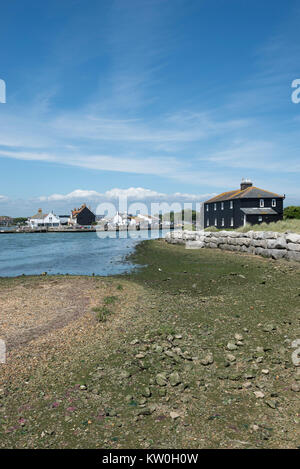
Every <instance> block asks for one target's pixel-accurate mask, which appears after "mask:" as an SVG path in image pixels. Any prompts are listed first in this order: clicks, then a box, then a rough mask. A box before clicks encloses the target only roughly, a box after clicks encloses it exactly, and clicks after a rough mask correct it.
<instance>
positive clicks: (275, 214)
mask: <svg viewBox="0 0 300 469" xmlns="http://www.w3.org/2000/svg"><path fill="white" fill-rule="evenodd" d="M284 198H285V196H283V195H279V194H276V193H275V192H269V191H266V190H264V189H259V188H258V187H255V186H253V184H252V182H251V181H250V180H248V179H246V180H242V182H241V186H240V189H238V190H233V191H229V192H223V193H222V194H219V195H217V196H215V197H213V198H212V199H209V200H207V201H206V202H204V227H205V228H206V227H209V226H215V227H216V228H220V229H222V228H238V227H239V226H243V225H245V224H246V223H249V224H251V225H254V224H258V223H262V222H265V223H270V222H276V221H278V220H282V218H283V200H284Z"/></svg>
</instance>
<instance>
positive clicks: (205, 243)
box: [165, 231, 300, 262]
mask: <svg viewBox="0 0 300 469" xmlns="http://www.w3.org/2000/svg"><path fill="white" fill-rule="evenodd" d="M165 239H166V241H167V242H168V243H171V244H184V245H185V246H186V247H187V248H188V249H200V248H212V249H216V248H219V249H224V250H226V251H238V252H246V253H249V254H255V255H258V256H263V257H270V258H272V259H287V260H291V261H297V262H300V234H296V233H276V232H272V231H248V232H247V233H239V232H236V231H216V232H215V231H214V232H210V231H171V232H170V233H167V235H166V237H165Z"/></svg>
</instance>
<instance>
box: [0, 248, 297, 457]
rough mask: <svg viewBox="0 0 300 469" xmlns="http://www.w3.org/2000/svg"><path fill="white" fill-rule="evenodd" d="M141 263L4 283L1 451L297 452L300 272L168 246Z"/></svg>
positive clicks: (0, 284)
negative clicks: (120, 270)
mask: <svg viewBox="0 0 300 469" xmlns="http://www.w3.org/2000/svg"><path fill="white" fill-rule="evenodd" d="M133 261H134V262H136V263H138V264H140V265H144V266H145V267H143V268H140V269H139V270H137V271H135V272H134V273H132V274H130V275H127V276H121V277H111V278H97V277H93V278H82V277H72V278H68V277H49V278H48V277H32V278H18V279H1V280H0V293H1V295H0V297H1V301H2V304H1V305H0V306H1V309H0V311H2V313H1V315H2V316H1V324H2V326H5V327H3V330H4V331H5V339H6V340H7V341H8V343H9V344H10V353H9V357H8V363H7V364H6V365H0V366H1V368H0V370H1V386H0V388H1V391H0V397H1V399H0V446H1V447H6V448H7V447H17V448H22V447H34V448H36V447H38V448H48V447H50V448H54V447H58V448H68V447H72V448H81V447H96V448H97V447H98V448H99V447H104V448H274V447H281V448H295V447H298V446H299V445H300V441H299V392H297V389H298V388H297V386H299V374H297V373H296V371H297V369H296V367H295V366H294V365H293V363H292V359H291V354H292V352H293V349H292V348H291V341H293V340H295V339H299V338H300V324H299V319H300V317H299V301H300V296H299V295H300V284H299V278H300V268H299V266H298V265H294V264H292V263H286V262H283V261H282V262H278V261H277V262H275V261H270V260H265V259H262V258H257V257H251V256H246V255H238V254H232V253H228V252H221V251H220V252H219V251H217V250H204V249H203V250H199V251H191V250H186V249H184V247H183V246H177V245H167V244H166V243H165V242H164V241H147V242H143V243H141V244H140V245H138V247H137V250H136V253H135V254H134V256H133ZM54 292H58V296H57V297H54V298H53V293H54ZM38 298H39V301H38V303H37V302H36V301H34V300H35V299H38ZM59 298H61V301H62V304H63V309H64V311H63V314H62V311H61V308H62V306H61V305H59V303H58V301H59ZM8 300H10V303H9V304H8ZM7 312H8V314H7ZM7 318H8V319H7ZM26 325H27V335H26V334H25V335H24V333H23V335H22V334H21V335H20V331H22V330H23V329H24V326H26ZM28 325H29V326H28ZM20 343H21V345H18V344H20Z"/></svg>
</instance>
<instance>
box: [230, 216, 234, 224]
mask: <svg viewBox="0 0 300 469" xmlns="http://www.w3.org/2000/svg"><path fill="white" fill-rule="evenodd" d="M230 226H234V218H233V217H231V219H230Z"/></svg>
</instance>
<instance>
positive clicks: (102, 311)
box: [93, 306, 112, 322]
mask: <svg viewBox="0 0 300 469" xmlns="http://www.w3.org/2000/svg"><path fill="white" fill-rule="evenodd" d="M93 311H94V313H96V319H97V321H98V322H105V321H106V320H107V317H108V316H109V315H110V314H112V312H111V311H110V310H109V309H108V308H106V307H105V306H97V307H96V308H93Z"/></svg>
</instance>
